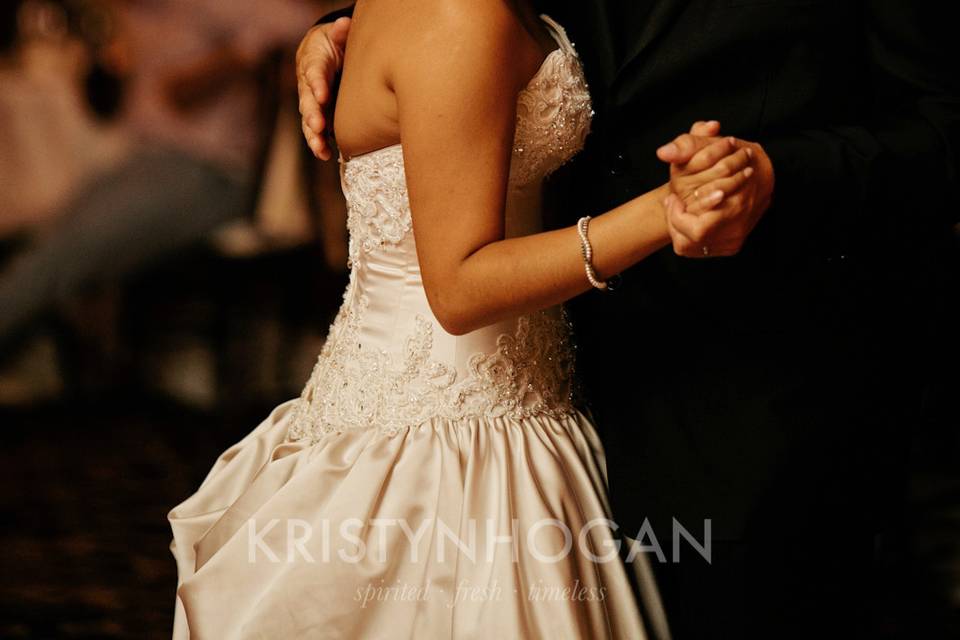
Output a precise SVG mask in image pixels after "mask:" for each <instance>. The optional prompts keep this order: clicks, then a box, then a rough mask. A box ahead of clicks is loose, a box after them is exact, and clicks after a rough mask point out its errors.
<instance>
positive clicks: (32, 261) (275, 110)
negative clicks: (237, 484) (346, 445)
mask: <svg viewBox="0 0 960 640" xmlns="http://www.w3.org/2000/svg"><path fill="white" fill-rule="evenodd" d="M344 4H346V3H344V2H335V1H329V0H327V1H321V0H270V1H269V2H264V1H262V0H261V1H260V2H254V1H253V0H231V1H230V2H223V1H217V0H137V1H135V0H128V1H121V0H25V1H14V0H2V5H0V7H2V8H0V11H2V15H0V438H2V448H0V478H2V483H0V522H2V527H0V548H2V555H0V558H2V559H0V562H2V564H0V576H2V584H0V637H2V638H152V637H169V634H170V629H171V624H172V614H173V604H174V591H175V586H176V568H175V566H174V563H173V559H172V557H171V556H170V554H169V551H168V545H169V540H170V533H169V528H168V526H167V520H166V514H167V511H168V510H169V509H170V508H171V507H172V506H173V505H175V504H177V503H179V502H180V501H182V500H183V499H184V498H185V497H187V496H188V495H189V494H190V493H192V492H193V491H194V490H195V488H196V487H197V486H198V485H199V483H200V482H201V481H202V480H203V477H204V475H205V473H206V472H207V470H208V469H209V468H210V465H211V464H212V463H213V461H214V459H215V457H216V456H217V455H218V454H219V453H220V452H221V451H222V450H223V449H225V448H226V447H227V446H229V445H230V444H232V443H233V442H235V441H237V440H238V439H240V438H241V437H243V436H244V435H245V434H246V433H247V432H249V431H250V430H251V429H252V428H253V427H254V426H256V424H257V423H259V421H260V420H262V419H263V418H264V417H265V416H266V413H267V412H268V411H269V409H270V408H272V407H273V406H275V405H276V404H277V403H279V402H282V401H284V400H286V399H289V398H291V397H294V396H296V395H298V394H299V393H300V390H301V388H302V386H303V384H304V382H305V381H306V379H307V377H308V375H309V372H310V369H311V367H312V366H313V363H314V361H315V358H316V356H317V354H318V353H319V351H320V347H321V346H322V344H323V340H324V334H325V331H326V329H327V326H328V324H329V322H330V320H331V319H332V317H333V314H334V313H335V312H336V309H337V307H338V306H339V303H340V299H341V298H340V296H341V293H342V290H343V287H344V285H345V283H346V229H345V206H344V203H343V200H342V195H341V194H340V191H339V176H338V167H337V164H336V163H319V162H316V161H315V160H314V159H313V157H312V156H311V155H310V153H309V151H308V150H307V148H306V145H305V144H304V143H303V141H302V139H301V136H300V123H299V115H298V112H297V97H296V82H295V77H294V67H293V55H294V52H295V48H296V45H297V43H298V42H299V39H300V37H301V36H302V35H303V33H304V32H305V31H306V30H307V29H308V28H309V27H310V25H312V24H313V22H314V21H315V20H316V19H317V18H318V17H319V16H321V15H323V14H324V13H327V12H329V11H332V10H334V9H336V8H339V7H340V6H342V5H344ZM954 267H955V268H956V265H954ZM958 273H960V270H958ZM958 298H960V296H958ZM958 318H960V312H958V306H957V301H956V300H955V301H953V304H952V305H951V306H950V307H949V308H945V309H941V310H936V312H935V313H934V314H933V315H932V316H931V325H932V329H931V330H932V331H937V332H940V333H939V335H950V336H955V335H956V331H955V328H956V325H955V324H954V323H956V322H957V319H958ZM951 327H952V328H951ZM941 356H942V357H941V358H940V360H941V363H942V365H943V372H942V374H941V373H938V374H937V375H936V376H933V380H932V382H931V385H930V389H929V394H928V398H927V408H926V409H927V411H926V420H925V422H924V424H922V425H917V432H918V434H920V437H918V438H917V439H916V442H915V443H914V444H913V445H912V447H913V451H912V455H911V461H912V462H911V472H912V475H911V482H910V485H909V487H906V488H905V490H906V491H907V492H908V493H909V498H908V500H907V501H906V505H907V506H906V507H905V511H897V512H895V513H891V514H890V518H891V520H892V521H893V522H895V523H896V526H894V527H892V533H891V535H890V536H889V537H887V538H884V539H882V540H878V551H880V552H881V557H882V558H883V559H884V560H883V563H882V566H881V570H880V573H879V575H878V576H877V581H878V584H879V585H880V590H881V592H882V593H883V594H884V599H883V602H882V603H881V606H880V607H879V610H878V616H880V617H881V618H882V628H883V629H884V630H885V632H884V633H886V634H887V636H888V637H911V638H933V637H956V638H960V624H958V612H960V551H958V547H960V539H958V538H960V535H958V531H960V508H958V506H957V505H960V482H958V459H960V457H958V451H960V436H958V429H957V426H958V420H957V401H958V396H960V393H958V391H960V380H958V376H957V373H956V362H957V361H958V359H960V350H958V348H957V345H956V342H955V341H953V342H950V343H949V344H944V349H943V353H942V354H941ZM812 533H813V535H816V534H817V532H815V531H814V532H812ZM814 543H815V541H814ZM824 579H825V580H828V579H829V562H826V563H825V576H824ZM887 636H885V637H887Z"/></svg>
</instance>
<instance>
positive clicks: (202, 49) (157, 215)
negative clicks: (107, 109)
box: [0, 0, 317, 347]
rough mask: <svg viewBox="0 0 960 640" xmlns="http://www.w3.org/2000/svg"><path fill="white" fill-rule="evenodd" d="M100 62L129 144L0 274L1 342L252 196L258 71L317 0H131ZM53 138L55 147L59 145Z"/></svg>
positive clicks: (228, 215)
mask: <svg viewBox="0 0 960 640" xmlns="http://www.w3.org/2000/svg"><path fill="white" fill-rule="evenodd" d="M112 9H113V10H114V11H115V15H116V19H117V22H118V29H117V31H116V33H117V37H116V39H115V41H114V42H113V43H112V44H111V45H110V46H109V47H107V48H106V49H105V50H104V53H103V59H104V64H105V65H106V66H107V67H109V68H110V70H111V71H112V72H113V73H114V74H116V75H117V76H119V77H121V78H123V80H124V83H125V93H124V96H123V103H122V106H121V108H120V112H119V114H118V125H119V126H120V127H122V130H123V131H124V133H125V135H127V136H128V137H129V138H130V143H131V151H130V153H129V154H128V155H127V157H126V158H125V159H124V160H123V161H122V162H120V163H119V164H118V165H117V166H115V167H114V168H112V169H110V170H109V171H106V172H105V173H102V174H101V175H99V176H97V177H96V178H94V179H92V180H90V181H89V182H88V184H87V185H86V186H85V187H84V188H83V189H82V190H81V191H80V192H79V194H77V195H76V197H75V198H73V199H72V201H71V202H70V203H69V204H68V205H66V207H65V208H64V210H63V213H62V215H61V216H60V218H61V219H60V220H59V221H58V223H57V224H56V225H55V227H54V228H52V229H50V230H49V231H46V232H44V233H43V234H41V235H40V236H39V237H37V238H36V240H35V241H33V242H31V243H30V244H29V246H28V247H27V248H26V249H25V250H23V251H22V252H20V253H19V254H18V255H17V256H15V258H14V259H13V260H12V261H11V262H10V264H9V265H7V266H6V268H5V269H4V270H3V272H2V273H0V347H2V346H4V345H11V344H12V343H13V341H14V340H15V338H16V337H18V336H19V335H20V333H21V331H22V330H25V329H29V327H30V323H31V321H33V320H35V319H36V318H38V317H39V316H40V315H41V314H42V313H44V312H45V311H47V310H49V309H50V308H52V307H54V306H55V305H57V304H59V303H61V302H64V301H67V300H69V299H71V298H72V297H73V296H75V295H76V294H78V293H79V292H80V291H81V290H82V289H83V288H84V287H85V286H87V285H89V284H92V283H95V282H103V281H110V280H114V279H118V278H121V277H123V276H126V275H129V274H130V273H132V272H134V271H136V270H137V269H139V268H141V267H143V266H145V265H147V264H149V263H151V262H152V261H154V260H155V259H157V258H160V257H162V256H164V255H167V254H169V253H171V252H175V251H177V250H179V249H182V248H185V247H187V246H189V245H191V244H193V243H195V242H197V241H198V240H201V239H202V238H204V237H205V236H206V235H207V234H208V233H209V232H210V231H212V230H214V229H215V228H217V227H218V226H219V225H222V224H223V223H225V222H227V221H229V220H231V219H234V218H237V217H239V216H242V215H243V214H245V213H247V212H248V210H249V209H250V208H251V207H252V206H253V195H254V194H253V193H252V191H253V184H254V173H255V171H254V159H255V155H256V151H257V147H258V143H259V136H260V135H261V132H260V131H258V127H257V126H256V123H257V107H258V99H259V95H258V93H259V92H258V89H259V85H258V82H257V80H258V75H257V71H258V69H259V68H260V66H261V64H262V63H263V62H264V61H265V60H266V59H267V58H268V56H269V54H270V53H272V52H273V51H275V50H277V49H282V48H284V47H288V46H292V45H293V44H295V43H296V41H297V39H298V38H299V36H300V35H302V32H303V29H304V25H306V24H309V23H310V22H311V21H312V18H313V17H315V15H316V12H317V5H316V4H312V3H309V2H302V1H299V2H298V1H296V0H285V1H280V2H270V3H262V2H261V3H257V2H253V1H252V0H247V1H239V2H231V3H222V2H213V1H209V0H208V1H205V0H189V1H188V0H161V1H156V2H146V1H138V0H132V1H128V2H115V3H112ZM54 148H55V147H54Z"/></svg>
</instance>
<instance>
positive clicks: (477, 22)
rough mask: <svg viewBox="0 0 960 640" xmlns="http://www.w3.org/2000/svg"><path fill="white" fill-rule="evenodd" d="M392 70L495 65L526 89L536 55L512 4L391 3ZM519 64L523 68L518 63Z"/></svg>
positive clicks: (459, 0) (460, 0)
mask: <svg viewBox="0 0 960 640" xmlns="http://www.w3.org/2000/svg"><path fill="white" fill-rule="evenodd" d="M390 4H392V5H393V6H392V7H391V8H390V9H385V10H390V11H396V12H397V15H395V16H393V20H391V27H390V29H391V31H392V34H391V36H390V37H388V41H389V42H390V43H391V48H392V49H393V51H394V52H395V54H396V55H395V57H394V59H393V60H394V62H395V65H394V70H395V71H396V72H397V73H402V72H403V70H404V69H411V68H412V69H416V68H417V67H421V68H422V67H427V68H437V67H438V66H450V67H456V66H461V67H471V68H475V67H477V66H478V65H482V66H487V65H490V66H493V67H495V68H496V69H497V70H498V73H500V74H503V76H504V79H505V80H508V81H510V82H513V83H515V84H517V85H518V86H522V84H523V79H524V77H525V76H526V75H528V70H527V67H529V66H530V64H529V63H528V62H527V61H526V59H527V58H529V59H530V61H531V62H533V63H535V61H536V58H537V52H536V50H535V47H530V40H529V37H528V35H527V34H526V32H525V30H524V27H523V24H522V22H521V20H520V19H519V17H518V16H517V14H516V13H515V11H514V10H513V8H512V6H511V4H512V3H511V2H509V0H393V2H392V3H390ZM518 63H519V64H518Z"/></svg>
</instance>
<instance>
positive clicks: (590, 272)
mask: <svg viewBox="0 0 960 640" xmlns="http://www.w3.org/2000/svg"><path fill="white" fill-rule="evenodd" d="M589 226H590V216H584V217H582V218H580V220H579V221H577V233H579V234H580V253H581V255H582V256H583V268H584V271H586V273H587V280H589V281H590V284H591V285H593V286H594V288H596V289H602V290H610V291H613V286H612V283H611V282H610V281H607V282H603V281H602V280H600V279H599V278H597V272H596V271H594V269H593V246H592V245H591V244H590V239H589V238H588V237H587V229H588V228H589Z"/></svg>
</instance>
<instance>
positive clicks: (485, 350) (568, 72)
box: [289, 16, 593, 440]
mask: <svg viewBox="0 0 960 640" xmlns="http://www.w3.org/2000/svg"><path fill="white" fill-rule="evenodd" d="M543 20H544V22H545V23H546V24H547V26H548V28H549V29H550V31H551V33H552V34H553V36H554V38H555V39H556V40H557V43H558V44H559V47H558V48H557V49H556V50H554V51H553V52H551V53H550V54H549V55H548V56H547V57H546V59H545V60H544V61H543V64H542V65H541V67H540V69H539V70H538V71H537V73H536V74H535V75H534V77H533V78H532V79H531V80H530V82H529V83H528V84H527V85H526V87H525V88H524V89H523V90H522V91H521V92H520V93H519V95H518V97H517V121H516V133H515V138H514V146H513V154H512V160H511V166H510V178H509V189H508V195H507V203H506V225H505V228H506V234H507V236H508V237H513V236H519V235H527V234H530V233H536V232H538V231H540V230H541V229H542V219H541V199H540V191H541V186H542V182H543V179H544V178H545V177H546V176H547V175H549V174H550V173H551V172H552V171H554V170H555V169H557V168H558V167H559V166H560V165H561V164H563V163H564V162H566V161H567V160H569V159H570V158H571V157H573V155H575V154H576V153H577V152H578V151H579V150H580V149H581V148H582V146H583V143H584V139H585V138H586V136H587V133H588V131H589V128H590V120H591V117H592V115H593V111H592V109H591V102H590V94H589V91H588V89H587V85H586V81H585V79H584V76H583V71H582V69H581V66H580V62H579V59H578V57H577V54H576V51H575V50H574V48H573V44H572V43H571V42H570V41H569V39H568V38H567V35H566V33H565V32H564V30H563V29H562V27H560V26H559V25H557V24H556V23H555V22H553V21H552V20H551V19H550V18H548V17H546V16H543ZM341 182H342V186H343V192H344V195H345V196H346V200H347V209H348V214H347V226H348V229H349V232H350V249H349V256H350V282H349V284H348V286H347V289H346V291H345V293H344V300H343V305H342V306H341V308H340V311H339V313H338V314H337V317H336V319H335V320H334V322H333V324H332V325H331V328H330V332H329V335H328V338H327V342H326V344H325V345H324V347H323V350H322V352H321V354H320V356H319V358H318V360H317V363H316V365H315V367H314V369H313V373H312V374H311V376H310V380H309V381H308V382H307V384H306V386H305V388H304V390H303V393H302V395H301V397H300V399H299V401H298V402H297V406H296V408H295V415H294V419H293V423H292V426H291V429H290V436H289V437H290V438H291V439H293V440H298V439H301V438H311V439H316V438H318V437H320V436H321V435H323V434H326V433H330V432H337V431H342V430H346V429H370V428H378V429H382V430H385V431H388V432H396V431H397V430H399V429H402V428H404V427H410V426H416V425H418V424H422V423H423V422H425V421H428V420H431V419H434V418H441V419H451V420H461V419H470V418H497V417H515V418H522V417H525V416H530V415H536V414H550V415H556V414H560V413H567V412H569V411H571V410H572V408H571V406H570V383H571V378H572V367H573V354H572V351H571V342H570V331H569V326H568V324H567V323H566V321H565V320H564V317H563V314H562V311H561V310H560V309H559V308H554V309H549V310H545V311H542V312H538V313H534V314H529V315H524V316H520V317H516V318H512V319H509V320H505V321H502V322H498V323H496V324H493V325H489V326H486V327H483V328H481V329H478V330H476V331H473V332H470V333H467V334H465V335H461V336H454V335H451V334H449V333H447V332H446V331H445V330H444V329H443V327H442V326H441V325H440V323H439V321H438V320H437V319H436V317H435V316H434V314H433V313H432V311H431V309H430V305H429V304H428V302H427V297H426V293H425V291H424V288H423V283H422V280H421V277H420V267H419V263H418V260H417V250H416V243H415V239H414V235H413V224H412V217H411V212H410V204H409V200H408V197H407V185H406V175H405V173H404V165H403V149H402V147H401V146H400V145H393V146H390V147H386V148H383V149H380V150H378V151H373V152H370V153H366V154H363V155H360V156H356V157H354V158H352V159H350V160H349V161H344V160H342V159H341Z"/></svg>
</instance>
